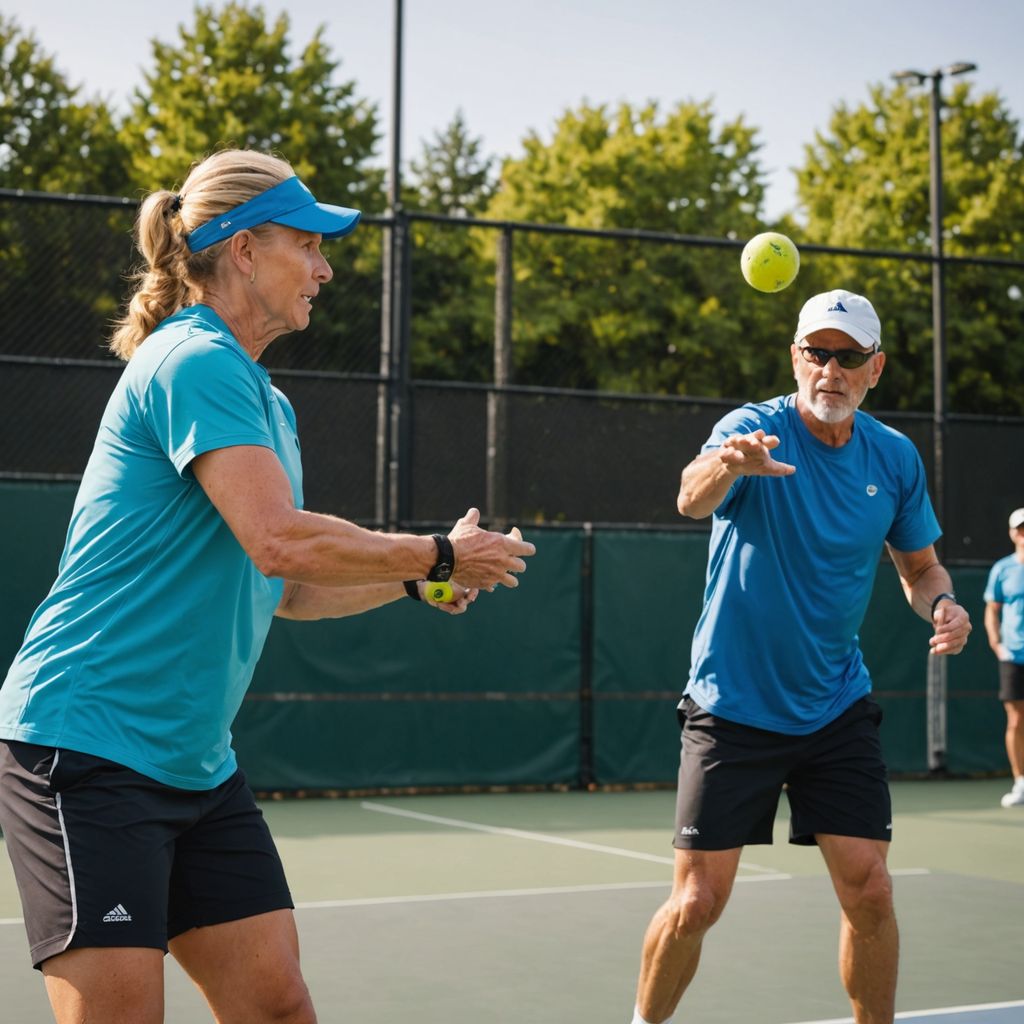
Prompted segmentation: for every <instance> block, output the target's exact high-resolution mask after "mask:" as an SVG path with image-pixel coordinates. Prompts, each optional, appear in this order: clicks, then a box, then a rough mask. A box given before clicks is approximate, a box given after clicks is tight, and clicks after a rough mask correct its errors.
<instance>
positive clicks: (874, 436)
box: [854, 409, 917, 452]
mask: <svg viewBox="0 0 1024 1024" xmlns="http://www.w3.org/2000/svg"><path fill="white" fill-rule="evenodd" d="M855 416H856V418H855V420H854V422H855V424H856V429H858V430H860V431H861V433H862V434H863V435H864V436H865V437H866V438H868V440H870V441H872V442H873V443H875V444H881V445H891V446H893V447H896V448H902V449H905V450H906V451H908V452H909V451H915V452H916V451H917V448H916V446H915V445H914V442H913V441H911V440H910V438H909V437H907V435H906V434H904V433H903V431H902V430H897V429H896V427H893V426H890V425H889V424H888V423H883V422H882V421H881V420H880V419H877V418H876V417H874V416H872V415H871V413H869V412H864V411H863V410H861V409H858V410H857V412H856V414H855Z"/></svg>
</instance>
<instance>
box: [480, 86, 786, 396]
mask: <svg viewBox="0 0 1024 1024" xmlns="http://www.w3.org/2000/svg"><path fill="white" fill-rule="evenodd" d="M524 147H525V153H524V154H523V155H522V156H521V157H519V158H517V159H512V160H509V161H507V162H506V163H505V165H504V168H503V170H502V176H501V186H500V188H499V190H498V192H497V194H496V195H495V197H494V199H493V200H492V202H491V203H490V205H489V207H488V214H489V216H491V217H495V218H498V219H508V220H523V221H533V222H544V223H554V224H564V225H569V226H574V227H581V228H603V229H607V228H614V229H627V230H629V229H647V230H653V231H660V232H671V233H676V234H686V235H700V236H705V237H713V238H715V239H718V240H725V239H733V240H737V241H739V240H742V239H745V238H747V237H749V236H750V235H752V234H755V233H756V232H757V231H760V230H763V228H764V225H763V224H762V223H761V222H760V220H759V219H758V214H759V211H760V208H761V205H762V201H763V195H764V186H763V181H762V177H763V172H762V171H761V168H760V166H759V164H758V161H757V150H758V148H759V143H758V142H757V141H756V138H755V131H754V129H752V128H750V127H749V126H747V125H746V124H745V123H744V122H743V120H742V119H741V118H740V119H737V120H735V121H731V122H728V123H725V124H721V125H719V124H717V123H716V119H715V117H714V114H713V111H712V109H711V105H710V102H700V103H697V102H684V103H679V104H678V105H677V106H676V107H675V108H673V109H672V110H670V111H669V112H668V113H667V114H664V115H663V114H661V112H660V111H659V109H658V107H657V105H655V104H653V103H652V104H648V105H646V106H643V107H639V108H634V107H631V106H630V105H628V104H622V105H621V106H619V107H618V109H617V110H615V111H609V110H608V109H607V108H606V107H604V106H596V107H594V106H589V105H586V104H584V105H583V106H581V107H579V108H578V109H576V110H570V111H567V112H566V113H565V114H563V116H562V117H561V118H560V119H559V121H558V123H557V126H556V128H555V132H554V137H553V138H552V140H551V141H550V142H545V141H543V140H542V139H541V138H540V137H539V136H538V135H536V134H535V133H534V134H531V135H530V136H528V137H527V138H526V140H525V142H524ZM738 259H739V249H738V248H721V247H718V248H716V247H699V248H698V247H693V246H684V245H680V244H668V243H651V242H645V243H641V242H638V241H632V240H628V241H622V240H615V241H609V240H604V239H596V238H580V237H566V236H559V235H557V234H546V233H540V232H535V233H531V232H519V233H517V235H516V242H515V311H516V316H515V320H514V352H515V374H516V380H517V381H518V382H521V383H536V384H544V385H564V386H571V387H584V388H600V389H603V390H615V391H629V392H647V393H672V394H691V395H707V396H725V395H728V396H742V395H746V394H748V393H749V392H750V390H751V388H752V387H753V386H754V385H753V384H752V383H751V382H752V381H755V382H756V387H757V389H758V390H760V389H761V388H762V387H764V386H766V383H767V381H775V380H776V379H777V378H779V377H780V375H782V377H783V379H784V378H785V375H786V373H787V371H786V367H785V359H784V358H783V357H782V356H781V354H780V353H781V352H782V351H783V350H782V349H779V348H778V346H777V344H775V336H776V335H777V332H778V327H777V323H776V322H775V321H776V320H777V318H778V316H779V310H780V307H781V306H783V305H785V304H786V303H787V300H786V299H783V300H781V302H775V303H772V304H770V305H769V304H767V303H764V302H759V301H758V299H759V298H763V297H759V296H756V295H755V293H753V292H752V291H750V289H748V288H747V286H746V285H745V284H744V283H743V280H742V278H741V276H740V273H739V268H738ZM773 298H778V297H773ZM768 339H771V343H770V344H763V343H762V342H764V341H767V340H768Z"/></svg>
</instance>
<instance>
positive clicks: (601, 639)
mask: <svg viewBox="0 0 1024 1024" xmlns="http://www.w3.org/2000/svg"><path fill="white" fill-rule="evenodd" d="M76 488H77V485H75V484H59V483H45V484H44V483H33V482H26V481H0V525H2V529H0V558H2V560H3V565H4V566H5V570H6V572H5V581H4V582H5V586H4V590H3V606H2V607H3V615H2V616H0V662H2V664H3V665H4V666H6V664H7V663H9V661H10V659H11V658H12V657H13V656H14V653H15V651H16V650H17V648H18V646H19V644H20V643H21V639H22V636H23V635H24V631H25V627H26V625H27V624H28V620H29V617H30V616H31V614H32V612H33V610H34V609H35V607H36V605H37V604H38V602H39V601H40V600H41V599H42V598H43V597H44V596H45V594H46V592H47V590H48V589H49V587H50V584H51V583H52V581H53V577H54V575H55V573H56V570H57V564H58V561H59V558H60V552H61V548H62V545H63V542H64V535H65V532H66V529H67V522H68V519H69V517H70V513H71V507H72V504H73V501H74V495H75V491H76ZM528 536H529V538H530V539H531V540H533V541H535V542H536V544H537V547H538V554H537V555H536V556H535V558H533V559H532V560H531V562H530V566H529V569H528V571H527V572H526V573H525V574H524V575H523V577H522V585H521V588H520V589H519V590H518V591H517V592H511V591H505V590H500V591H498V592H496V593H494V594H484V595H482V596H481V598H480V600H479V601H478V603H477V605H476V606H475V607H474V608H473V609H471V611H470V612H469V613H468V614H467V615H464V616H461V617H458V618H450V617H448V616H443V615H441V614H439V613H438V612H435V611H432V610H431V609H428V608H424V607H421V606H417V605H414V604H413V603H412V602H410V601H400V602H397V603H396V604H394V605H391V606H387V607H385V608H381V609H378V610H376V611H374V612H370V613H367V614H365V615H361V616H355V617H353V618H350V619H341V620H335V621H325V622H311V623H301V622H289V621H284V620H281V621H277V622H275V624H274V626H273V628H272V630H271V633H270V637H269V638H268V641H267V646H266V649H265V652H264V655H263V658H262V660H261V662H260V664H259V667H258V669H257V672H256V676H255V678H254V680H253V685H252V689H251V691H250V694H249V696H248V697H247V699H246V701H245V703H244V704H243V707H242V710H241V712H240V713H239V716H238V719H237V721H236V723H235V729H234V733H235V745H236V748H237V750H238V752H239V757H240V761H241V763H242V765H243V767H244V768H245V769H246V772H247V774H248V776H249V779H250V781H251V782H252V784H253V785H254V786H255V787H256V788H259V789H282V790H294V789H360V788H373V789H377V788H391V787H406V786H439V787H453V788H454V787H459V786H503V785H517V786H518V785H555V784H567V785H574V784H578V783H580V782H588V781H591V780H593V781H596V782H597V783H599V784H608V785H613V784H633V783H645V782H655V783H671V782H672V781H674V779H675V776H676V769H677V764H678V751H679V735H678V729H677V727H676V722H675V713H674V708H675V704H676V702H677V701H678V699H679V693H680V691H681V690H682V687H683V685H684V684H685V680H686V673H687V667H688V663H689V651H690V638H691V634H692V630H693V625H694V623H695V621H696V618H697V615H698V613H699V610H700V603H701V596H702V593H703V588H704V571H705V562H706V557H707V535H706V534H705V533H703V532H699V531H694V532H682V531H644V530H635V531H633V530H622V529H619V530H595V531H594V532H593V534H592V539H591V536H590V535H588V534H586V533H585V532H584V531H582V530H575V529H561V530H560V529H537V530H534V531H532V532H529V533H528ZM589 552H592V554H591V555H590V556H589V557H591V559H592V561H591V562H590V568H591V570H592V571H590V572H587V571H586V568H587V564H588V561H587V560H588V553H589ZM986 578H987V570H986V569H984V568H981V567H966V568H963V567H958V568H956V569H954V571H953V579H954V584H955V587H956V590H957V593H958V596H959V597H960V600H961V601H962V602H963V603H964V605H965V606H966V607H967V609H968V611H969V612H970V614H971V617H972V620H973V622H974V634H973V636H972V638H971V642H970V643H969V644H968V647H967V649H966V650H965V651H964V653H963V654H961V655H959V656H958V657H956V658H951V659H949V673H948V692H949V700H948V707H947V721H948V750H947V765H948V768H949V770H950V771H952V772H956V773H964V772H993V771H996V772H1002V771H1005V770H1006V768H1007V765H1006V753H1005V749H1004V746H1003V734H1004V729H1005V715H1004V713H1003V710H1002V707H1001V705H1000V704H999V701H998V699H997V696H996V689H997V672H996V663H995V660H994V658H993V657H992V654H991V652H990V651H989V649H988V644H987V642H986V639H985V632H984V627H983V614H984V601H983V596H982V595H983V591H984V585H985V580H986ZM928 636H929V627H928V625H927V623H925V622H923V621H922V620H921V619H919V618H918V617H917V616H915V615H914V614H913V613H912V612H911V611H910V609H909V608H908V607H907V604H906V601H905V600H904V597H903V593H902V590H901V588H900V585H899V581H898V579H897V577H896V573H895V571H894V569H893V568H892V566H891V565H889V564H882V565H880V566H879V570H878V576H877V579H876V583H875V592H874V597H873V600H872V603H871V606H870V608H869V610H868V614H867V618H866V620H865V622H864V626H863V629H862V631H861V645H862V647H863V649H864V656H865V660H866V661H867V664H868V668H869V669H870V671H871V674H872V677H873V679H874V685H875V691H876V696H877V698H878V700H879V703H880V704H881V705H882V708H883V710H884V712H885V721H884V723H883V726H882V736H883V744H884V748H885V753H886V757H887V759H888V761H889V765H890V767H891V769H892V770H893V771H894V772H923V771H926V770H927V768H928V757H927V749H926V735H927V734H926V715H925V711H926V665H927V658H928V654H927V650H928V646H927V644H928ZM588 644H589V646H588Z"/></svg>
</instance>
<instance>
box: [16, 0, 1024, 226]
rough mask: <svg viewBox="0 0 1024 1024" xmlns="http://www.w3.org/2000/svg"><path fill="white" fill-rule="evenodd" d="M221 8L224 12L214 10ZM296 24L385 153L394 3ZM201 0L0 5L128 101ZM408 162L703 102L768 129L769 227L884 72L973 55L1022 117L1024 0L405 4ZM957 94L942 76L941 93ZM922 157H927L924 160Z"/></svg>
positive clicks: (71, 66) (297, 2)
mask: <svg viewBox="0 0 1024 1024" xmlns="http://www.w3.org/2000/svg"><path fill="white" fill-rule="evenodd" d="M214 5H215V6H221V4H220V3H219V2H218V3H215V4H214ZM263 6H264V8H265V10H266V11H267V13H268V17H269V18H271V19H272V17H273V16H275V15H276V14H277V13H278V12H279V11H281V10H282V9H285V10H287V11H288V13H289V15H290V17H291V42H292V48H293V53H297V52H298V50H299V48H300V47H301V45H303V44H304V43H306V42H307V41H308V40H309V38H310V37H311V35H312V34H313V31H314V29H315V28H316V26H318V25H321V24H323V25H325V26H326V36H325V38H326V41H327V43H328V45H329V47H330V50H331V53H332V56H333V57H334V58H335V59H340V61H341V64H340V67H339V69H338V76H339V78H340V79H342V80H350V79H354V80H355V82H356V93H357V95H358V96H360V97H365V98H368V99H370V100H374V101H376V102H377V104H378V109H379V113H380V115H381V127H382V129H383V130H384V133H385V136H384V139H383V140H382V143H381V150H380V157H379V163H380V164H381V165H382V166H383V165H386V163H387V161H388V158H389V154H390V142H389V141H388V140H389V137H390V133H391V130H392V126H391V95H392V33H393V14H394V3H393V0H334V2H330V0H289V2H288V3H287V4H284V3H281V2H280V0H265V3H264V5H263ZM193 9H194V4H193V3H192V2H191V0H160V2H152V0H103V3H102V4H101V3H98V2H89V0H0V11H2V12H3V14H5V15H7V16H13V17H14V18H15V19H16V20H17V21H18V23H19V24H20V25H21V27H22V28H23V29H28V28H31V29H33V30H34V32H35V34H36V36H37V38H38V40H39V42H40V44H41V45H42V47H43V48H44V49H45V50H46V51H47V52H49V53H51V54H53V55H54V56H55V57H56V63H57V66H58V67H59V68H60V70H61V71H63V72H64V74H65V75H66V76H67V77H68V78H69V79H70V81H71V82H72V84H77V85H81V86H83V87H84V93H85V95H89V96H92V95H95V94H100V95H102V96H104V97H105V98H107V99H108V100H111V101H113V102H114V104H115V105H117V106H120V107H124V106H125V105H126V101H127V98H128V96H129V95H130V93H131V90H132V89H133V88H134V87H135V86H137V85H139V84H140V83H141V80H142V69H143V68H144V67H148V66H150V59H149V58H150V54H151V45H150V42H151V40H153V39H154V38H157V39H160V40H161V41H164V42H171V43H173V42H174V41H175V40H176V39H177V38H178V31H177V30H178V26H179V25H182V24H185V25H189V26H190V25H191V24H192V23H193V21H194V18H193ZM404 9H405V18H404V21H405V32H404V35H405V59H404V72H403V74H404V108H405V109H404V119H403V121H404V123H403V126H402V146H403V153H404V157H405V160H406V161H408V159H409V158H410V157H415V156H417V155H418V153H419V151H420V149H421V146H422V142H423V141H424V140H426V139H431V138H432V137H433V134H434V132H435V131H438V130H441V129H443V128H444V127H445V126H446V125H447V124H448V123H449V122H450V121H451V119H452V117H453V116H454V114H455V112H456V110H458V109H460V108H461V110H462V111H463V113H464V115H465V117H466V121H467V124H468V126H469V130H470V132H471V133H472V134H473V135H474V136H479V137H481V138H482V139H483V142H484V149H485V151H486V152H487V153H493V154H495V155H496V156H505V155H517V154H519V153H520V152H521V151H522V145H521V140H522V139H523V137H524V136H525V135H526V134H527V133H528V132H529V131H530V130H533V131H535V132H537V134H539V135H540V136H541V138H550V137H551V135H552V132H553V128H554V124H555V121H556V120H557V118H558V116H559V115H560V114H561V112H562V111H564V110H565V109H566V108H567V107H573V106H576V105H578V104H579V103H580V102H581V101H584V100H586V101H588V102H590V103H606V104H610V105H615V104H616V103H618V102H619V101H622V100H626V101H629V102H630V103H633V104H640V103H644V102H646V101H648V100H657V101H658V103H659V105H660V106H661V108H662V109H663V110H667V109H668V108H670V107H671V106H672V105H674V104H675V103H676V102H678V101H680V100H687V99H697V100H702V99H707V98H711V100H712V102H713V109H714V110H715V112H716V114H717V116H718V117H719V118H720V119H721V120H726V119H732V118H734V117H736V116H737V115H740V114H742V115H743V116H744V119H745V121H746V122H747V123H749V124H752V125H754V126H756V127H757V128H758V129H759V139H760V141H761V143H762V149H761V154H760V155H761V161H762V165H763V166H764V167H765V169H766V170H767V171H768V197H767V204H766V210H765V215H766V217H767V218H768V219H771V218H773V217H776V216H778V215H780V214H782V213H783V212H785V211H787V210H791V209H792V208H793V207H794V205H795V202H796V190H795V177H794V175H793V173H792V170H791V168H792V167H794V166H796V165H797V164H799V163H801V162H802V160H803V146H804V145H805V144H806V143H809V142H811V141H812V140H813V138H814V132H815V131H816V130H825V129H827V126H828V121H829V117H830V115H831V112H832V110H833V109H834V107H835V106H836V105H837V104H838V103H840V102H845V103H846V104H848V105H851V106H853V105H857V104H859V103H861V102H862V101H865V100H866V99H867V95H868V92H867V90H868V85H869V84H870V83H874V82H882V81H886V82H887V81H888V80H889V75H890V73H891V72H892V71H895V70H898V69H902V68H906V67H912V68H915V69H918V70H921V71H932V70H933V69H935V68H938V67H943V66H945V65H948V64H951V63H954V62H956V61H971V62H973V63H975V64H977V65H978V68H979V69H978V71H976V72H973V73H972V74H971V75H970V76H969V77H970V79H971V80H972V82H973V83H974V84H975V88H976V89H978V90H980V91H985V92H988V91H991V90H995V91H997V92H999V93H1000V95H1001V96H1002V97H1003V98H1004V100H1005V101H1006V102H1007V103H1008V105H1009V107H1010V110H1011V111H1012V112H1013V114H1014V116H1015V117H1017V118H1021V117H1024V60H1022V59H1021V57H1020V40H1021V38H1022V37H1024V32H1022V30H1024V0H775V2H774V3H773V2H769V0H761V2H755V0H703V2H696V0H674V2H672V0H405V4H404ZM946 87H947V88H948V87H949V83H948V82H947V83H946ZM922 158H923V159H927V154H922Z"/></svg>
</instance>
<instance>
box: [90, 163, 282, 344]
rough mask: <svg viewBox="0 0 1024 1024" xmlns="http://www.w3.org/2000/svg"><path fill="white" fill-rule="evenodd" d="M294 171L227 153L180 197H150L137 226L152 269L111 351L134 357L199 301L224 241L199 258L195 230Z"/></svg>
mask: <svg viewBox="0 0 1024 1024" xmlns="http://www.w3.org/2000/svg"><path fill="white" fill-rule="evenodd" d="M294 173H295V172H294V171H293V170H292V168H291V166H290V165H289V164H288V163H287V162H286V161H284V160H280V159H278V158H277V157H273V156H268V155H267V154H266V153H257V152H254V151H252V150H242V149H227V150H222V151H221V152H219V153H214V154H213V155H212V156H209V157H207V158H206V159H205V160H203V161H202V162H201V163H198V164H196V165H195V166H194V167H193V168H192V171H191V172H190V173H189V176H188V177H187V178H186V179H185V184H184V185H182V187H181V193H180V195H176V194H175V193H173V192H168V191H166V190H161V191H159V192H153V193H151V194H150V195H149V196H147V197H146V199H145V201H144V202H143V204H142V206H141V208H140V209H139V215H138V218H137V220H136V222H135V235H136V245H137V247H138V250H139V252H140V253H141V254H142V257H143V259H144V260H145V265H144V266H143V267H142V268H141V269H140V270H138V271H137V272H136V273H135V275H134V277H133V280H134V281H135V285H136V287H135V291H134V292H133V294H132V296H131V299H130V300H129V302H128V306H127V309H126V311H125V313H124V315H123V316H121V317H120V318H119V319H118V320H116V321H115V322H114V332H113V334H112V335H111V338H110V350H111V352H113V353H114V355H116V356H117V357H118V358H120V359H124V360H128V359H130V358H131V357H132V354H133V353H134V352H135V350H136V349H137V348H138V347H139V345H141V344H142V342H143V341H145V340H146V338H147V337H148V336H149V335H150V334H151V333H152V332H153V330H154V329H155V328H156V327H157V325H158V324H159V323H160V322H161V321H163V320H166V319H167V317H169V316H171V315H172V314H173V313H176V312H177V311H178V310H179V309H181V307H182V306H185V305H189V304H191V303H193V302H195V301H197V296H198V295H199V293H200V291H201V286H202V284H203V283H204V282H205V281H208V280H209V279H210V278H211V277H212V276H213V273H214V270H215V267H216V264H217V259H218V257H219V256H220V254H221V252H222V251H223V250H224V243H223V242H220V243H218V244H217V245H212V246H210V248H208V249H203V250H202V251H201V252H197V253H193V252H191V251H190V250H189V248H188V243H187V241H186V239H187V237H188V233H189V232H190V231H195V229H196V228H197V227H199V226H200V225H202V224H205V223H206V222H207V221H210V220H213V218H214V217H217V216H219V215H220V214H222V213H226V212H227V211H228V210H233V209H234V208H235V207H236V206H240V205H241V204H242V203H244V202H247V201H248V200H250V199H252V198H253V196H256V195H259V194H260V193H261V192H265V191H266V190H267V189H269V188H273V187H274V186H275V185H279V184H280V183H281V182H282V181H284V180H285V179H286V178H290V177H291V176H292V175H293V174H294Z"/></svg>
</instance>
